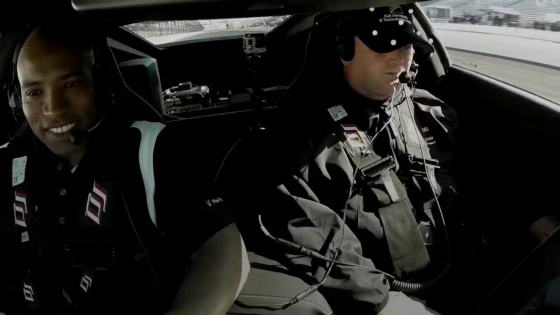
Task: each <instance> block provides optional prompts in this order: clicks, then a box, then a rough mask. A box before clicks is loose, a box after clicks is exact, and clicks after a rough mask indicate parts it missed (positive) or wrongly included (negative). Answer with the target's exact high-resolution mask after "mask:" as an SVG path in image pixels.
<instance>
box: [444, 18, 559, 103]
mask: <svg viewBox="0 0 560 315" xmlns="http://www.w3.org/2000/svg"><path fill="white" fill-rule="evenodd" d="M471 30H472V26H471V29H469V30H450V29H437V30H436V31H437V34H438V36H439V37H440V39H441V40H442V41H443V43H444V45H446V47H447V48H448V51H449V54H450V55H451V59H452V62H453V63H454V64H456V65H458V66H461V67H464V68H467V69H470V70H473V71H477V72H480V73H482V74H486V75H488V76H491V77H494V78H496V79H499V80H502V81H504V82H507V83H510V84H512V85H515V86H517V87H520V88H522V89H524V90H527V91H529V92H532V93H534V94H537V95H540V96H542V97H544V98H547V99H549V100H551V101H553V102H556V103H558V104H560V41H558V42H557V41H555V40H552V39H555V36H558V37H559V39H560V33H553V34H552V36H554V37H553V38H550V35H549V37H544V36H543V37H541V38H538V39H537V38H528V37H529V36H534V35H533V34H534V32H533V33H531V32H526V33H528V34H530V35H529V36H524V37H516V36H515V34H516V33H513V32H511V31H510V32H511V33H512V34H508V33H505V32H503V31H502V34H491V33H488V32H478V31H471ZM527 31H532V30H527ZM520 33H521V35H524V34H523V30H521V32H520ZM546 33H552V32H546ZM546 35H548V34H546ZM535 37H536V36H535Z"/></svg>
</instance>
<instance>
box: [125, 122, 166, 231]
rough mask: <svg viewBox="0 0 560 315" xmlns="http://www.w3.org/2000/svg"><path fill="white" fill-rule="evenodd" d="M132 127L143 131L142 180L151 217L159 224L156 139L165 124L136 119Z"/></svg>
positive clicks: (140, 148)
mask: <svg viewBox="0 0 560 315" xmlns="http://www.w3.org/2000/svg"><path fill="white" fill-rule="evenodd" d="M131 127H132V128H137V129H138V130H140V133H141V136H142V138H141V140H140V147H139V149H138V160H139V162H140V171H141V172H142V180H143V181H144V189H145V191H146V205H147V207H148V213H149V215H150V219H152V222H153V223H154V225H155V226H157V217H156V207H155V202H154V196H155V192H156V181H155V176H154V149H155V146H156V140H157V137H158V135H159V134H160V132H161V131H162V130H163V128H165V125H164V124H162V123H159V122H150V121H135V122H134V123H133V124H132V125H131Z"/></svg>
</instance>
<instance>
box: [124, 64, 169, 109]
mask: <svg viewBox="0 0 560 315" xmlns="http://www.w3.org/2000/svg"><path fill="white" fill-rule="evenodd" d="M119 68H120V70H121V74H122V76H123V78H124V81H125V82H126V84H127V85H128V87H129V88H131V89H132V90H133V91H134V92H136V93H137V94H138V95H139V96H140V97H142V98H143V99H144V100H146V102H148V103H149V104H150V105H151V106H152V107H153V108H154V109H155V110H156V111H157V112H158V113H160V114H162V113H163V96H162V89H161V80H160V76H159V70H158V65H157V60H156V59H154V58H138V59H132V60H128V61H123V62H121V63H119Z"/></svg>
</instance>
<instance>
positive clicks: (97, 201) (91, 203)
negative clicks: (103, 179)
mask: <svg viewBox="0 0 560 315" xmlns="http://www.w3.org/2000/svg"><path fill="white" fill-rule="evenodd" d="M107 196H108V192H107V189H105V188H104V187H103V186H101V185H100V184H99V183H97V182H95V181H94V182H93V190H92V191H91V192H90V193H89V194H88V199H87V204H86V213H85V215H86V216H87V217H89V218H90V219H92V220H93V222H95V223H97V224H101V223H100V222H101V214H102V213H104V212H105V206H106V205H107Z"/></svg>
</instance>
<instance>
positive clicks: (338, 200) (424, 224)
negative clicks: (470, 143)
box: [232, 6, 456, 315]
mask: <svg viewBox="0 0 560 315" xmlns="http://www.w3.org/2000/svg"><path fill="white" fill-rule="evenodd" d="M413 13H414V11H413V9H411V8H409V7H405V6H398V7H384V8H370V9H368V10H364V11H359V12H352V13H350V14H344V15H343V16H334V17H328V18H325V19H318V22H317V23H316V26H315V29H314V30H313V32H315V33H314V34H313V36H312V37H311V38H312V39H313V40H312V42H311V43H312V44H311V45H310V52H309V53H310V57H309V58H308V61H307V64H306V65H305V69H306V70H308V71H304V72H303V74H302V76H301V79H300V80H299V81H298V82H297V83H296V84H295V85H294V87H293V88H292V90H291V91H290V94H289V96H288V97H287V99H286V102H285V103H286V105H285V107H284V108H285V110H286V112H285V114H286V119H285V120H284V121H286V122H287V121H289V122H290V125H289V127H286V126H277V127H276V128H271V129H272V131H271V133H272V135H271V136H270V138H259V140H258V141H259V145H258V146H257V145H256V146H254V147H258V148H259V151H258V152H255V153H254V154H244V155H243V157H244V159H245V160H246V159H249V158H250V157H252V156H256V157H259V159H258V160H257V161H251V162H248V163H251V164H253V167H255V166H254V165H255V164H258V163H259V162H261V163H263V162H264V163H266V164H265V165H263V167H262V168H259V167H258V166H257V167H256V168H257V169H259V170H261V171H260V172H259V174H258V175H257V178H256V179H254V182H256V183H258V185H255V186H258V187H252V189H249V190H248V189H244V190H241V189H240V190H236V191H235V194H237V198H238V199H239V198H240V196H242V195H243V193H246V192H247V191H250V192H251V196H249V197H247V198H250V199H251V200H253V201H254V207H255V208H257V209H258V214H259V215H260V221H261V222H262V223H261V227H260V229H261V230H263V232H265V233H264V234H265V235H266V241H268V242H271V241H274V242H275V243H277V245H278V246H270V245H271V244H270V243H266V241H264V242H265V244H266V245H267V246H265V247H266V250H264V249H262V247H259V245H258V244H256V245H251V247H252V248H249V249H253V250H255V251H257V252H260V253H263V254H264V255H271V256H275V257H276V258H277V259H278V260H281V261H283V262H285V265H286V266H288V267H289V268H290V267H291V268H293V270H297V271H301V272H304V273H306V275H307V276H311V279H313V280H312V281H310V282H311V283H318V282H321V281H322V280H323V279H325V281H324V282H322V284H321V285H320V286H319V291H320V292H321V293H322V294H323V295H324V296H325V297H326V298H327V300H328V301H329V303H330V304H331V306H332V307H333V309H334V311H335V313H340V314H349V313H352V314H393V315H394V314H408V315H411V314H429V313H430V312H431V311H428V310H427V308H426V307H425V306H424V305H422V304H421V303H419V302H416V301H414V300H412V299H411V298H409V297H408V296H409V295H415V294H417V293H419V292H416V291H421V290H414V289H412V290H411V289H410V287H413V286H416V287H419V288H424V289H425V288H426V287H429V286H430V284H431V283H433V282H434V281H435V280H437V279H439V278H441V275H442V274H443V273H444V270H446V268H447V263H448V261H447V260H446V257H447V253H448V252H447V250H446V247H447V238H446V236H445V235H444V234H445V233H444V228H443V221H444V220H443V218H442V215H441V212H443V214H446V213H448V212H449V211H450V209H449V203H448V202H447V201H449V200H451V199H452V198H450V196H452V195H453V193H454V191H455V189H454V183H453V180H452V176H450V168H452V157H453V154H454V138H453V135H452V133H453V132H454V130H455V120H456V119H455V114H454V112H453V111H452V110H451V109H450V108H449V107H448V106H447V105H446V104H444V103H443V102H442V101H440V100H438V99H437V98H435V97H434V96H432V95H431V94H429V93H428V92H426V91H422V90H418V89H414V88H413V85H412V84H411V85H406V84H403V83H402V81H410V80H411V76H414V73H409V71H410V70H411V66H412V64H413V57H414V56H415V54H416V56H419V55H422V56H427V55H428V54H430V53H431V52H433V51H434V50H433V48H432V46H431V45H430V44H429V43H428V42H427V41H426V40H425V39H423V38H422V37H421V33H420V32H417V31H415V30H414V27H413V25H412V15H413ZM333 33H335V34H333ZM415 72H416V71H415ZM412 79H413V78H412ZM265 139H266V140H265ZM265 143H269V144H271V146H270V148H269V151H267V150H264V149H263V145H264V144H265ZM263 152H268V154H266V153H263ZM263 156H264V157H266V158H263ZM271 165H273V167H271ZM263 169H264V170H265V171H262V170H263ZM244 175H245V176H246V173H244ZM236 178H237V182H236V184H237V185H236V186H239V184H238V181H239V179H240V177H239V176H238V177H236ZM232 186H233V185H232ZM435 196H437V198H435ZM247 198H246V199H245V204H244V210H245V211H246V209H247V202H246V200H247ZM241 199H243V198H241ZM241 202H243V200H241ZM241 221H242V220H240V222H241ZM247 221H248V222H249V223H247V226H250V225H253V227H254V226H257V225H256V224H255V223H256V222H257V220H253V219H251V220H247ZM243 232H245V233H259V232H260V231H252V230H251V227H248V228H247V229H245V230H242V233H243ZM260 235H261V236H262V235H263V233H262V232H261V233H260ZM249 238H251V237H246V239H249ZM251 239H252V240H253V241H254V240H255V239H256V238H254V237H252V238H251ZM278 239H284V240H285V241H288V242H291V243H293V245H292V246H290V245H286V242H285V241H281V240H278ZM260 245H262V244H260ZM297 246H303V247H305V248H307V249H309V250H312V251H315V252H317V253H319V254H320V255H323V256H326V258H328V259H331V260H332V259H335V260H337V261H340V262H343V264H340V263H337V264H335V265H334V267H333V268H332V270H331V271H330V273H328V272H327V270H328V269H329V265H330V262H325V261H324V259H322V258H321V257H319V256H318V255H316V254H309V251H308V252H307V255H293V253H294V251H293V249H294V248H296V247H297ZM290 248H291V249H292V250H290ZM304 251H305V250H304ZM310 255H311V256H314V257H309V256H310ZM326 273H328V276H327V277H325V274H326ZM395 279H396V280H397V281H395ZM399 281H401V282H399ZM403 282H408V283H403ZM399 291H406V292H409V293H407V295H405V294H402V293H401V292H399Z"/></svg>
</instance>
